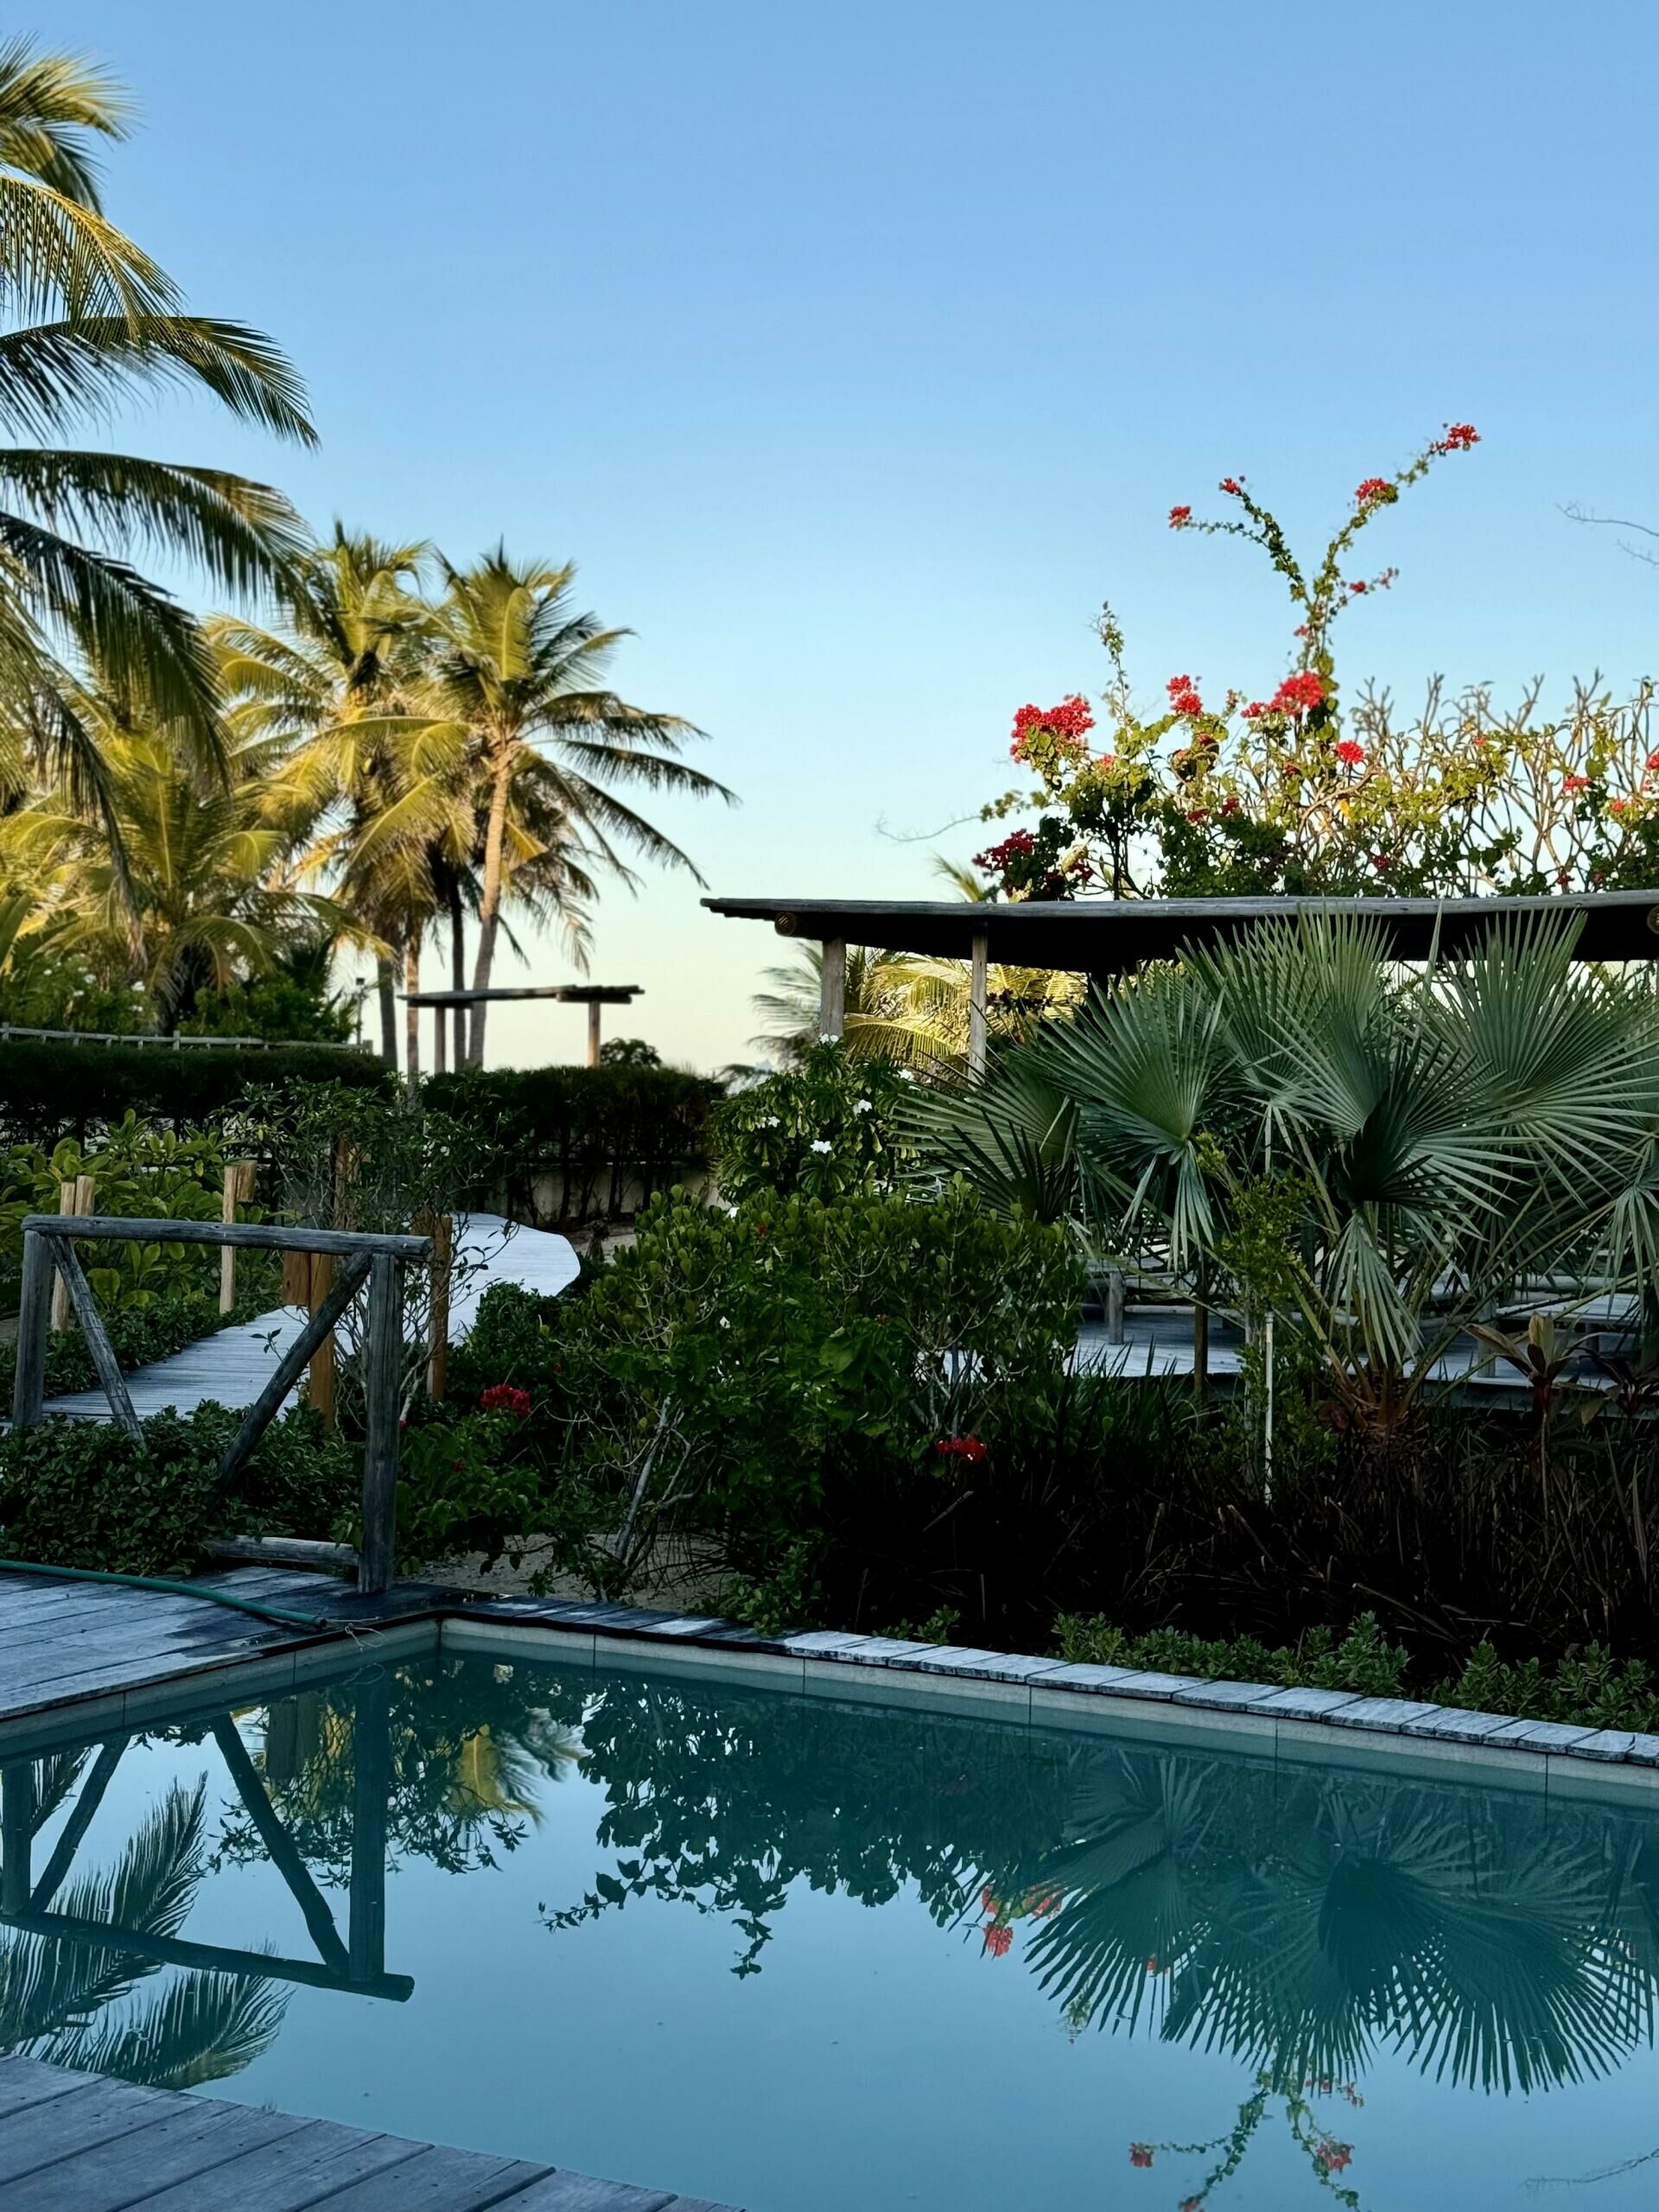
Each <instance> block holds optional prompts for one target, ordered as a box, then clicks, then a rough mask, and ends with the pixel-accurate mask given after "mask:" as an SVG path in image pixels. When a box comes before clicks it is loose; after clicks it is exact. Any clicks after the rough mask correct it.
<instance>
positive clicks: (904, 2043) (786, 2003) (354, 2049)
mask: <svg viewBox="0 0 1659 2212" xmlns="http://www.w3.org/2000/svg"><path fill="white" fill-rule="evenodd" d="M993 1711H994V1709H993ZM1188 1741H1189V1743H1190V1741H1191V1739H1190V1738H1189V1739H1188ZM1465 1771H1468V1770H1465ZM3 1785H4V1794H3V1808H4V1814H5V1821H4V1846H5V1852H4V1859H3V1863H0V1905H3V1912H0V2039H3V2041H4V2043H5V2044H7V2045H8V2047H10V2048H14V2049H22V2050H29V2051H31V2052H33V2053H34V2054H35V2055H36V2056H42V2057H47V2058H51V2059H56V2060H59V2061H61V2062H63V2063H69V2064H73V2065H78V2066H86V2067H91V2068H93V2069H98V2070H100V2071H104V2072H108V2073H114V2074H121V2075H126V2076H127V2077H128V2078H130V2079H133V2080H138V2081H145V2082H156V2083H160V2084H167V2085H170V2086H176V2087H187V2088H188V2087H211V2088H213V2090H214V2091H215V2092H216V2093H218V2094H227V2095H231V2096H235V2097H238V2098H243V2099H246V2100H248V2101H256V2102H270V2103H272V2104H276V2105H277V2106H281V2107H289V2108H292V2109H296V2110H299V2111H303V2112H307V2113H319V2114H323V2115H326V2116H327V2117H330V2118H334V2119H341V2120H349V2121H353V2122H356V2123H358V2124H359V2125H365V2126H377V2127H386V2128H391V2129H394V2130H397V2131H399V2132H402V2133H408V2134H413V2135H416V2136H422V2137H428V2138H435V2139H440V2140H448V2141H455V2142H461V2143H467V2144H471V2145H476V2146H478V2147H481V2148H487V2149H492V2150H498V2151H501V2152H511V2153H512V2154H514V2155H517V2156H519V2157H526V2158H543V2159H546V2160H549V2161H550V2162H552V2163H555V2164H562V2165H569V2166H574V2167H576V2168H579V2169H586V2170H588V2171H597V2172H601V2173H607V2174H611V2175H614V2176H617V2177H622V2178H626V2179H629V2180H633V2181H639V2182H646V2183H653V2184H656V2185H658V2186H661V2187H664V2188H675V2189H679V2190H684V2191H687V2192H692V2193H702V2194H704V2195H707V2196H712V2197H715V2198H719V2199H723V2200H726V2201H728V2202H733V2203H736V2204H746V2205H748V2206H751V2207H753V2208H754V2212H831V2209H832V2208H833V2209H834V2212H842V2208H845V2207H848V2206H850V2205H853V2204H858V2205H861V2206H866V2207H869V2208H871V2212H882V2208H886V2207H888V2206H892V2207H899V2206H906V2205H920V2206H935V2205H937V2206H938V2207H941V2208H944V2207H947V2206H948V2207H950V2208H951V2212H994V2208H995V2212H1002V2208H1004V2207H1018V2206H1023V2205H1027V2204H1031V2205H1036V2204H1044V2203H1048V2202H1053V2203H1061V2202H1064V2203H1068V2204H1069V2203H1073V2202H1075V2203H1083V2202H1090V2203H1100V2204H1110V2205H1113V2206H1116V2205H1118V2204H1120V2203H1121V2204H1125V2205H1128V2206H1131V2207H1145V2208H1147V2212H1174V2208H1176V2207H1184V2208H1185V2212H1194V2208H1197V2207H1198V2206H1205V2207H1211V2206H1214V2207H1217V2208H1220V2207H1223V2206H1236V2207H1243V2208H1262V2212H1266V2208H1268V2207H1273V2208H1274V2212H1277V2209H1278V2208H1281V2207H1284V2206H1292V2205H1294V2204H1296V2203H1298V2202H1306V2203H1308V2204H1310V2205H1315V2204H1318V2203H1319V2202H1338V2203H1342V2204H1344V2205H1350V2206H1360V2205H1363V2206H1365V2207H1367V2208H1370V2212H1423V2208H1426V2207H1431V2206H1436V2205H1439V2204H1441V2203H1445V2204H1448V2205H1450V2204H1454V2203H1455V2204H1457V2205H1459V2207H1470V2208H1487V2207H1491V2208H1494V2212H1495V2208H1497V2207H1500V2206H1505V2207H1507V2206H1511V2205H1515V2204H1518V2203H1522V2202H1527V2203H1529V2202H1535V2201H1536V2202H1550V2201H1555V2200H1560V2201H1563V2202H1568V2203H1571V2202H1578V2201H1580V2200H1582V2201H1584V2202H1590V2203H1592V2204H1594V2205H1595V2206H1596V2207H1598V2208H1604V2207H1605V2208H1611V2212H1623V2208H1624V2207H1626V2206H1635V2205H1637V2204H1641V2205H1643V2206H1649V2205H1650V2204H1651V2202H1653V2195H1652V2192H1653V2189H1654V2183H1655V2177H1656V2176H1659V2150H1656V2145H1659V2113H1656V2109H1655V2102H1654V2088H1655V2086H1656V2067H1655V2060H1654V2052H1653V2031H1654V1999H1655V1988H1656V1978H1659V1815H1649V1814H1648V1813H1647V1812H1646V1810H1645V1808H1643V1807H1642V1806H1641V1804H1640V1801H1637V1800H1632V1801H1631V1802H1630V1807H1629V1808H1626V1807H1625V1806H1624V1805H1619V1806H1602V1805H1599V1804H1595V1803H1592V1802H1573V1801H1572V1800H1566V1801H1563V1800H1562V1799H1560V1798H1551V1799H1549V1800H1548V1801H1547V1800H1546V1799H1545V1797H1544V1796H1543V1795H1542V1793H1541V1790H1530V1789H1510V1788H1505V1787H1491V1788H1488V1789H1475V1788H1471V1787H1470V1786H1468V1784H1467V1783H1452V1782H1449V1781H1441V1780H1440V1779H1438V1778H1434V1779H1429V1780H1421V1779H1400V1780H1389V1779H1387V1778H1383V1777H1379V1776H1378V1775H1376V1774H1375V1773H1370V1772H1358V1771H1355V1770H1351V1769H1349V1768H1345V1767H1343V1766H1340V1765H1338V1764H1313V1763H1311V1762H1302V1763H1299V1762H1297V1761H1295V1760H1293V1759H1291V1758H1281V1759H1280V1760H1279V1761H1278V1762H1277V1763H1274V1761H1273V1760H1271V1759H1254V1758H1243V1757H1234V1756H1223V1755H1219V1754H1217V1753H1214V1752H1211V1751H1199V1750H1195V1749H1192V1748H1183V1747H1182V1745H1181V1740H1180V1738H1172V1739H1171V1740H1170V1741H1169V1742H1168V1743H1166V1744H1161V1745H1160V1744H1147V1743H1141V1742H1127V1741H1124V1740H1122V1739H1121V1738H1116V1737H1111V1736H1108V1735H1105V1734H1101V1733H1088V1734H1085V1733H1077V1734H1066V1733H1060V1732H1052V1733H1050V1732H1027V1731H1025V1730H1023V1729H1015V1728H1007V1727H1003V1726H998V1725H997V1723H996V1722H995V1719H994V1718H993V1717H990V1714H988V1715H987V1717H985V1718H972V1719H960V1718H957V1717H954V1716H952V1715H949V1714H942V1713H933V1712H927V1711H925V1710H924V1709H923V1708H921V1707H917V1706H914V1705H912V1706H909V1707H903V1708H895V1709H887V1710H880V1709H876V1708H873V1707H868V1706H856V1707H855V1706H843V1705H841V1704H837V1703H836V1702H834V1701H832V1700H828V1699H824V1700H819V1699H817V1698H802V1697H800V1696H792V1697H791V1696H788V1695H784V1694H777V1693H773V1692H770V1691H766V1690H760V1689H751V1688H748V1687H747V1686H746V1685H740V1686H738V1687H735V1688H734V1687H730V1686H728V1685H727V1684H724V1683H721V1684H719V1685H716V1684H715V1683H714V1682H713V1681H710V1680H709V1679H708V1678H706V1677H704V1676H702V1675H693V1674H689V1673H687V1674H676V1673H672V1672H669V1671H666V1670H658V1671H652V1672H650V1673H645V1672H639V1673H621V1672H616V1673H612V1672H607V1671H601V1672H600V1673H598V1674H594V1673H593V1672H592V1671H590V1670H586V1669H570V1668H563V1667H555V1666H549V1665H544V1664H540V1663H535V1662H523V1661H518V1662H512V1663H506V1662H497V1661H493V1660H489V1659H484V1658H479V1657H470V1656H469V1657H464V1658H457V1657H446V1658H443V1659H442V1660H440V1659H437V1658H432V1659H421V1660H417V1661H414V1662H410V1663H408V1664H406V1665H402V1666H397V1667H395V1668H391V1669H372V1670H368V1671H366V1672H363V1673H360V1674H359V1675H355V1676H353V1677H351V1678H349V1679H345V1680H342V1681H339V1682H337V1683H334V1684H325V1685H322V1686H321V1687H319V1688H316V1689H314V1690H308V1691H304V1692H302V1693H300V1694H298V1695H296V1696H294V1697H291V1698H289V1699H288V1700H285V1701H283V1702H281V1703H277V1704H274V1705H271V1706H270V1707H252V1708H250V1709H247V1710H242V1711H238V1713H236V1714H235V1716H234V1717H233V1718H232V1716H231V1715H230V1714H227V1713H217V1714H215V1713H206V1714H204V1715H203V1716H202V1717H201V1718H200V1719H194V1720H192V1721H190V1722H188V1723H187V1724H175V1725H172V1726H163V1727H158V1728H156V1729H155V1730H153V1731H150V1732H137V1733H135V1734H134V1735H133V1737H132V1738H131V1739H130V1741H123V1740H122V1739H116V1740H114V1741H111V1742H108V1743H105V1744H104V1745H93V1746H88V1747H86V1749H84V1750H82V1751H79V1752H73V1751H72V1752H65V1753H61V1754H57V1755H54V1756H53V1757H50V1758H39V1759H34V1760H20V1761H16V1762H14V1763H12V1764H10V1765H8V1766H7V1767H6V1768H5V1769H4V1772H3Z"/></svg>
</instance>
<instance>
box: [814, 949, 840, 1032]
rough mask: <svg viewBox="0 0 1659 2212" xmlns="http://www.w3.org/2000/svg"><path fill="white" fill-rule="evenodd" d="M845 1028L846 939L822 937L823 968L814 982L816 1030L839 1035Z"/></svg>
mask: <svg viewBox="0 0 1659 2212" xmlns="http://www.w3.org/2000/svg"><path fill="white" fill-rule="evenodd" d="M846 1030H847V940H846V938H842V937H827V938H825V939H824V940H823V971H822V975H821V977H820V980H819V983H818V1033H819V1034H820V1036H823V1037H841V1036H844V1035H845V1034H846Z"/></svg>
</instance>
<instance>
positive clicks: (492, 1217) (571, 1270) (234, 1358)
mask: <svg viewBox="0 0 1659 2212" xmlns="http://www.w3.org/2000/svg"><path fill="white" fill-rule="evenodd" d="M455 1240H456V1245H457V1249H463V1250H470V1251H472V1252H474V1253H476V1254H477V1255H480V1258H481V1260H482V1262H483V1264H482V1266H481V1267H480V1268H478V1269H477V1270H476V1272H475V1273H474V1274H473V1275H472V1277H471V1279H470V1280H469V1281H466V1282H464V1283H461V1285H459V1286H458V1287H457V1288H456V1290H455V1293H454V1296H453V1298H452V1299H451V1300H450V1305H449V1341H450V1343H451V1344H459V1343H461V1340H462V1338H464V1337H466V1336H467V1333H468V1332H469V1331H470V1330H471V1328H472V1325H473V1323H474V1319H476V1317H477V1313H478V1306H479V1300H480V1299H481V1298H482V1297H483V1295H484V1294H485V1292H486V1290H488V1289H489V1288H490V1287H491V1286H492V1285H493V1284H494V1283H498V1282H512V1283H518V1284H519V1285H520V1286H521V1287H523V1288H524V1289H525V1290H534V1291H539V1292H541V1293H543V1294H546V1295H552V1296H556V1295H557V1294H558V1293H559V1292H560V1291H562V1290H565V1289H568V1288H569V1286H570V1284H571V1283H573V1282H574V1281H575V1278H576V1274H577V1272H578V1269H579V1268H580V1265H581V1263H580V1262H579V1261H578V1260H577V1258H576V1255H575V1248H574V1247H573V1246H572V1244H571V1243H570V1241H569V1238H568V1237H564V1236H554V1235H552V1234H551V1233H550V1231H549V1230H544V1229H526V1228H524V1227H523V1226H522V1225H521V1224H518V1223H514V1222H510V1221H507V1220H506V1219H505V1218H504V1217H503V1216H501V1215H500V1214H494V1213H475V1214H462V1215H459V1216H458V1217H456V1222H455ZM305 1319H306V1317H305V1314H304V1313H303V1312H302V1310H301V1308H300V1307H298V1306H276V1307H273V1309H272V1310H271V1312H270V1313H261V1314H258V1315H257V1316H256V1317H255V1319H253V1320H251V1321H245V1322H242V1323H240V1324H239V1325H238V1326H237V1327H236V1328H234V1329H220V1330H219V1331H218V1332H216V1333H215V1334H214V1335H213V1336H211V1337H200V1338H198V1339H197V1341H196V1342H195V1343H194V1344H187V1345H186V1346H185V1348H184V1350H183V1351H180V1352H175V1353H174V1354H173V1356H172V1357H171V1358H168V1359H158V1360H157V1361H156V1363H154V1365H152V1366H149V1367H141V1368H139V1369H138V1370H137V1371H136V1372H135V1373H133V1374H131V1375H129V1376H128V1377H127V1390H128V1394H129V1395H130V1397H131V1399H132V1405H133V1411H134V1412H135V1413H137V1414H138V1415H139V1417H140V1418H141V1419H142V1418H143V1416H144V1415H145V1414H158V1413H160V1412H161V1411H162V1409H163V1408H165V1407H168V1406H172V1407H174V1408H176V1409H177V1411H178V1412H180V1413H190V1412H192V1411H193V1410H194V1408H196V1407H197V1406H200V1405H201V1404H203V1403H204V1402H206V1401H207V1400H208V1399H210V1398H212V1399H214V1400H216V1401H217V1402H218V1403H219V1405H221V1406H229V1407H232V1408H236V1409H239V1408H242V1407H245V1406H251V1404H252V1403H253V1402H254V1400H255V1399H256V1398H257V1396H258V1395H259V1393H260V1391H261V1390H262V1389H264V1386H265V1379H266V1377H267V1376H269V1375H270V1373H271V1371H272V1370H273V1369H275V1368H276V1367H277V1365H278V1363H280V1361H281V1359H282V1357H283V1353H284V1352H285V1351H287V1350H288V1347H289V1344H292V1343H293V1341H294V1339H295V1338H296V1337H297V1336H298V1335H299V1333H300V1332H301V1330H302V1328H303V1327H304V1326H305ZM293 1395H297V1392H296V1393H294V1394H290V1399H289V1402H290V1403H291V1402H292V1398H293ZM46 1410H47V1412H48V1414H67V1416H68V1417H69V1418H70V1419H71V1420H73V1421H108V1420H109V1419H110V1405H109V1401H108V1399H107V1398H106V1397H105V1395H104V1393H103V1391H102V1390H76V1391H73V1392H69V1393H67V1394H66V1395H63V1396H62V1397H58V1398H48V1400H47V1403H46Z"/></svg>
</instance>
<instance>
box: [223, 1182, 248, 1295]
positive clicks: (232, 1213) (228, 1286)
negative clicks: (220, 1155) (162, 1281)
mask: <svg viewBox="0 0 1659 2212" xmlns="http://www.w3.org/2000/svg"><path fill="white" fill-rule="evenodd" d="M253 1174H254V1163H253V1162H252V1160H226V1163H225V1194H224V1197H223V1198H222V1199H221V1200H220V1202H219V1219H220V1220H221V1221H223V1222H233V1221H234V1220H235V1219H236V1210H237V1207H238V1205H246V1203H247V1201H248V1200H249V1199H250V1198H251V1197H252V1196H253ZM235 1304H236V1247H235V1245H234V1244H226V1246H225V1247H224V1248H223V1249H222V1250H221V1251H220V1253H219V1312H220V1313H229V1312H230V1311H231V1309H232V1307H233V1306H235Z"/></svg>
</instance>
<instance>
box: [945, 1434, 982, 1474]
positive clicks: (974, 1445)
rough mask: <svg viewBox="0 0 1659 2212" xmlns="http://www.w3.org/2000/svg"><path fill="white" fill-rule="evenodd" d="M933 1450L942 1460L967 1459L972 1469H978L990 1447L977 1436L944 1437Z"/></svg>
mask: <svg viewBox="0 0 1659 2212" xmlns="http://www.w3.org/2000/svg"><path fill="white" fill-rule="evenodd" d="M933 1449H934V1450H935V1451H936V1452H938V1455H939V1457H940V1459H965V1460H966V1461H967V1463H968V1465H969V1466H970V1467H976V1466H977V1465H979V1463H980V1461H981V1460H982V1459H984V1457H985V1456H986V1452H987V1450H988V1446H985V1445H983V1444H982V1443H981V1442H980V1440H979V1439H978V1437H976V1436H942V1437H941V1438H940V1439H939V1440H938V1443H937V1444H936V1445H935V1446H933Z"/></svg>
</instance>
